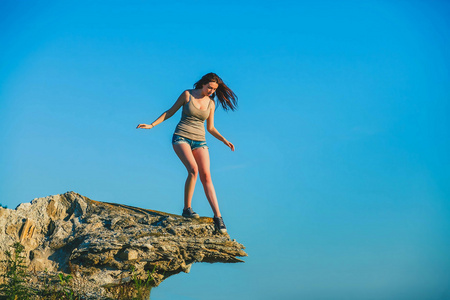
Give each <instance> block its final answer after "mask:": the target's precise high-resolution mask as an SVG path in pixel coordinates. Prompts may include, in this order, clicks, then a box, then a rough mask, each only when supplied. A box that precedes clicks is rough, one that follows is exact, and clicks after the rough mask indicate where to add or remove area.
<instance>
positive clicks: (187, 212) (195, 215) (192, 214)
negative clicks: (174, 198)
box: [182, 207, 200, 219]
mask: <svg viewBox="0 0 450 300" xmlns="http://www.w3.org/2000/svg"><path fill="white" fill-rule="evenodd" d="M182 216H183V217H185V218H195V219H198V218H200V216H199V215H198V213H196V212H194V211H193V210H192V208H190V207H189V208H186V209H183V214H182Z"/></svg>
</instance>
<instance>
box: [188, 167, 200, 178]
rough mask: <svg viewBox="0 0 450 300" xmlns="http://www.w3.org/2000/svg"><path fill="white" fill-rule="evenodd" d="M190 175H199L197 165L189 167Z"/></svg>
mask: <svg viewBox="0 0 450 300" xmlns="http://www.w3.org/2000/svg"><path fill="white" fill-rule="evenodd" d="M187 171H188V176H192V177H197V176H198V167H197V166H190V167H189V168H187Z"/></svg>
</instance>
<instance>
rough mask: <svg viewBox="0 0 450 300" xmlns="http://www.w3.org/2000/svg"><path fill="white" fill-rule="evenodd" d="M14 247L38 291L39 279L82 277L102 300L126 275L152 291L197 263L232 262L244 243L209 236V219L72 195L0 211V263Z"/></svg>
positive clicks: (212, 233)
mask: <svg viewBox="0 0 450 300" xmlns="http://www.w3.org/2000/svg"><path fill="white" fill-rule="evenodd" d="M15 242H20V243H21V244H22V245H23V246H24V247H25V255H24V256H25V257H26V262H27V265H28V266H29V270H30V272H34V274H35V275H36V276H33V277H34V279H33V280H34V284H35V285H37V286H38V288H39V284H40V280H39V278H40V276H41V275H42V274H43V273H44V272H45V274H59V273H65V274H72V275H73V276H74V277H76V278H84V280H83V281H84V284H83V287H82V289H84V291H83V294H84V295H87V296H85V297H86V298H87V299H88V298H95V299H100V298H104V299H108V293H109V291H110V289H111V287H114V286H116V287H117V286H120V285H121V284H123V283H126V282H127V281H130V276H131V271H130V270H131V268H133V269H134V270H135V271H134V272H135V273H134V274H145V273H146V272H147V271H150V272H152V271H153V274H152V277H153V283H152V285H153V286H157V285H159V284H160V283H161V282H162V281H163V280H164V279H166V278H167V277H169V276H171V275H174V274H177V273H180V272H186V273H187V272H189V270H190V267H191V265H192V264H193V263H195V262H209V263H214V262H224V263H236V262H242V260H240V259H239V258H237V257H243V256H247V254H246V253H245V252H244V251H243V249H245V248H244V246H243V245H242V244H239V243H237V242H236V241H235V240H231V239H230V237H229V235H228V234H220V233H217V232H216V231H215V229H214V225H213V220H212V219H211V218H206V217H202V218H199V219H188V218H184V217H181V216H179V215H173V214H168V213H164V212H159V211H154V210H149V209H143V208H137V207H132V206H127V205H122V204H116V203H106V202H99V201H94V200H91V199H89V198H87V197H84V196H82V195H79V194H77V193H74V192H67V193H65V194H62V195H55V196H49V197H45V198H36V199H34V200H33V201H31V203H23V204H20V205H19V206H18V207H17V208H16V209H15V210H11V209H5V208H0V259H4V258H5V257H4V253H5V251H6V250H11V246H12V245H13V244H14V243H15ZM147 274H148V272H147ZM89 295H91V296H92V297H89Z"/></svg>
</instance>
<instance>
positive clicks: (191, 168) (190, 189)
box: [173, 143, 198, 209]
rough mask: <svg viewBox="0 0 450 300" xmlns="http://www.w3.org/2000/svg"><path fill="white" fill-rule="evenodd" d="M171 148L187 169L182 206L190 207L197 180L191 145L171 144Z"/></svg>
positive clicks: (196, 169) (196, 168)
mask: <svg viewBox="0 0 450 300" xmlns="http://www.w3.org/2000/svg"><path fill="white" fill-rule="evenodd" d="M173 150H175V153H176V154H177V155H178V157H179V158H180V160H181V162H182V163H183V164H184V166H185V167H186V170H187V171H188V177H187V179H186V183H185V185H184V208H185V209H186V208H188V207H191V203H192V196H193V195H194V189H195V182H196V181H197V175H198V167H197V163H196V162H195V158H194V156H193V154H192V150H191V146H189V145H188V144H187V143H180V144H175V145H173Z"/></svg>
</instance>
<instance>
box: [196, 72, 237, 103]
mask: <svg viewBox="0 0 450 300" xmlns="http://www.w3.org/2000/svg"><path fill="white" fill-rule="evenodd" d="M210 82H215V83H217V84H218V85H219V86H218V87H217V90H216V92H215V93H214V94H212V95H211V96H210V98H211V99H212V100H214V97H215V96H217V100H219V103H220V104H221V105H222V108H223V109H224V110H228V109H231V110H233V111H234V110H236V108H237V99H238V97H237V96H236V95H235V94H234V93H233V91H232V90H231V89H230V88H229V87H227V85H226V84H225V83H224V82H223V80H222V79H221V78H220V77H219V76H218V75H217V74H215V73H208V74H206V75H204V76H203V77H202V78H201V79H200V80H199V81H197V82H196V83H194V89H201V88H203V86H204V85H205V84H208V83H210Z"/></svg>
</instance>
